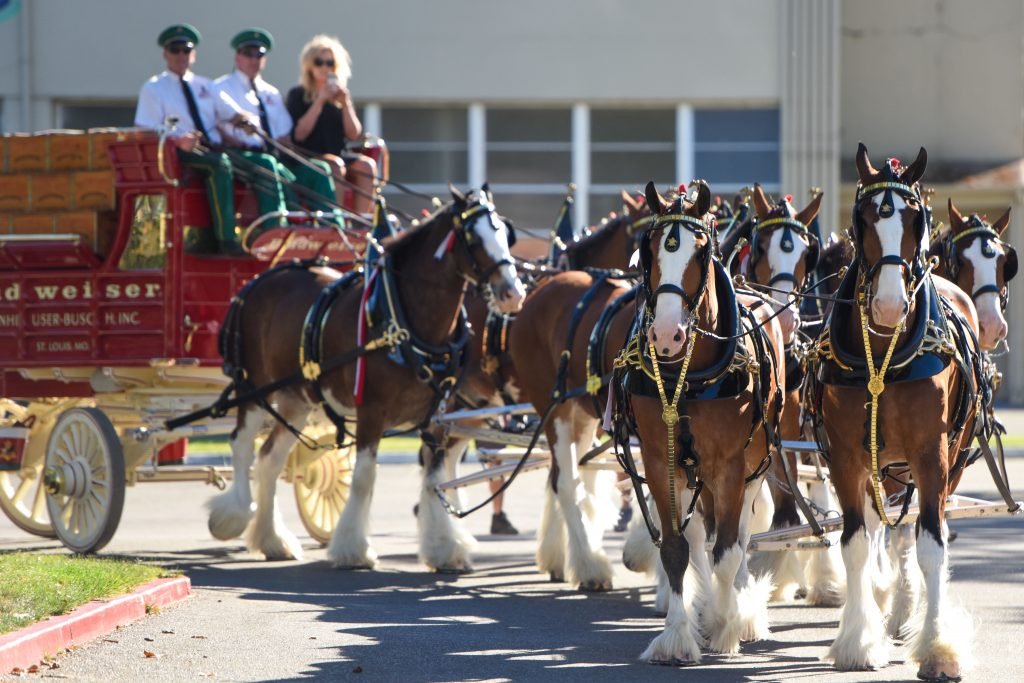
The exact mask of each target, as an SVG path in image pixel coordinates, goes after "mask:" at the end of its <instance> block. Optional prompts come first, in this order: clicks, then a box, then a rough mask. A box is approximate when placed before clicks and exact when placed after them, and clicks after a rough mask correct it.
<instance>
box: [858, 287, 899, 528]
mask: <svg viewBox="0 0 1024 683" xmlns="http://www.w3.org/2000/svg"><path fill="white" fill-rule="evenodd" d="M905 322H906V318H903V319H902V320H900V321H899V322H898V323H897V324H896V329H895V331H894V332H893V335H892V339H891V340H890V341H889V349H888V350H887V351H886V352H885V359H884V360H883V361H882V367H881V368H880V369H879V370H877V371H876V370H875V361H874V358H872V356H871V338H870V333H869V332H868V310H867V304H866V301H865V299H864V298H863V297H862V298H861V301H860V327H861V332H862V334H863V337H864V356H865V359H866V360H867V367H868V387H867V388H868V393H869V394H871V436H870V441H869V446H870V448H871V490H872V492H873V493H874V496H875V504H876V505H877V506H878V514H879V516H880V517H881V518H882V521H883V522H884V523H885V525H886V526H887V527H889V528H894V527H895V525H894V524H893V523H892V522H890V521H889V517H888V516H887V515H886V514H885V501H884V499H883V497H882V479H881V476H880V475H879V469H878V397H879V396H881V395H882V392H883V391H885V371H886V370H887V369H888V368H889V361H890V360H892V353H893V351H894V350H895V349H896V341H897V340H898V339H899V338H900V333H901V332H902V331H903V325H904V323H905ZM897 521H898V520H897Z"/></svg>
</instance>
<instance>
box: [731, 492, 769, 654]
mask: <svg viewBox="0 0 1024 683" xmlns="http://www.w3.org/2000/svg"><path fill="white" fill-rule="evenodd" d="M762 482H763V479H760V478H759V479H757V480H755V481H752V482H750V483H749V484H747V485H746V487H745V488H744V490H743V507H742V508H741V509H740V519H739V534H738V535H739V546H740V550H741V551H742V552H741V553H740V566H739V569H738V570H737V571H736V578H735V579H734V581H733V582H734V584H735V585H736V590H737V591H739V596H738V603H739V609H740V622H741V624H742V627H743V630H742V632H741V633H740V640H743V641H747V640H760V639H761V638H766V637H768V598H769V597H770V596H771V594H772V580H773V577H772V576H771V575H765V576H762V577H761V578H760V579H758V580H754V578H753V577H752V576H751V575H750V572H749V570H748V569H747V546H748V545H749V544H750V527H751V518H752V517H753V509H752V508H753V505H754V502H755V501H756V500H757V498H758V496H759V495H760V492H761V490H762V489H763V486H762Z"/></svg>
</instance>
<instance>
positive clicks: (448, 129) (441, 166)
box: [371, 107, 469, 215]
mask: <svg viewBox="0 0 1024 683" xmlns="http://www.w3.org/2000/svg"><path fill="white" fill-rule="evenodd" d="M380 127H381V130H380V131H379V134H380V136H381V137H383V138H384V139H385V140H386V141H387V145H388V151H389V152H390V153H391V170H392V174H393V176H394V178H395V180H396V181H398V182H400V183H403V184H404V185H408V186H409V187H410V188H411V189H413V190H416V191H417V192H423V193H426V194H433V195H437V196H440V197H441V198H442V199H446V197H445V195H446V194H447V187H448V183H449V182H451V183H453V184H454V185H456V186H457V187H464V186H465V185H466V183H467V178H468V177H469V172H468V161H467V160H468V150H469V144H468V142H467V140H468V137H467V136H468V133H467V122H466V109H465V107H382V108H381V124H380ZM371 132H377V131H371ZM386 196H387V199H388V202H389V203H390V204H391V205H393V206H395V207H397V208H401V209H402V210H404V211H406V212H408V213H411V214H414V215H417V214H418V212H419V211H420V209H422V208H425V207H427V206H428V203H427V202H426V201H424V199H423V198H421V197H416V196H413V195H409V194H405V193H403V192H400V191H398V190H395V189H391V190H388V191H387V193H386Z"/></svg>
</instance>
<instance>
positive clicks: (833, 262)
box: [817, 235, 856, 273]
mask: <svg viewBox="0 0 1024 683" xmlns="http://www.w3.org/2000/svg"><path fill="white" fill-rule="evenodd" d="M855 254H856V250H855V249H854V246H853V241H852V240H851V239H850V238H849V237H848V236H846V235H843V236H842V237H840V238H839V239H838V240H837V241H835V242H832V243H831V244H829V245H828V246H827V247H825V248H824V249H822V250H821V255H820V256H819V257H818V267H817V270H818V272H819V273H838V272H839V269H840V268H842V267H843V266H848V265H850V263H851V262H852V261H853V257H854V256H855Z"/></svg>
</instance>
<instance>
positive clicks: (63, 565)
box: [0, 553, 174, 633]
mask: <svg viewBox="0 0 1024 683" xmlns="http://www.w3.org/2000/svg"><path fill="white" fill-rule="evenodd" d="M172 575H174V572H168V571H167V570H165V569H164V568H162V567H156V566H153V565H148V564H140V563H138V562H129V561H124V560H108V559H98V558H88V557H69V556H67V555H35V554H30V553H4V554H0V577H3V579H2V580H0V633H7V632H8V631H13V630H15V629H19V628H21V627H22V626H27V625H28V624H31V623H34V622H36V621H39V620H41V619H45V618H46V617H50V616H56V615H59V614H66V613H67V612H70V611H71V610H72V609H74V608H75V607H78V606H79V605H82V604H84V603H86V602H89V601H90V600H93V599H95V598H105V597H111V596H114V595H120V594H122V593H127V592H130V591H132V590H134V589H135V588H137V587H138V586H141V585H142V584H144V583H147V582H149V581H152V580H153V579H158V578H162V577H166V576H172Z"/></svg>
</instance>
